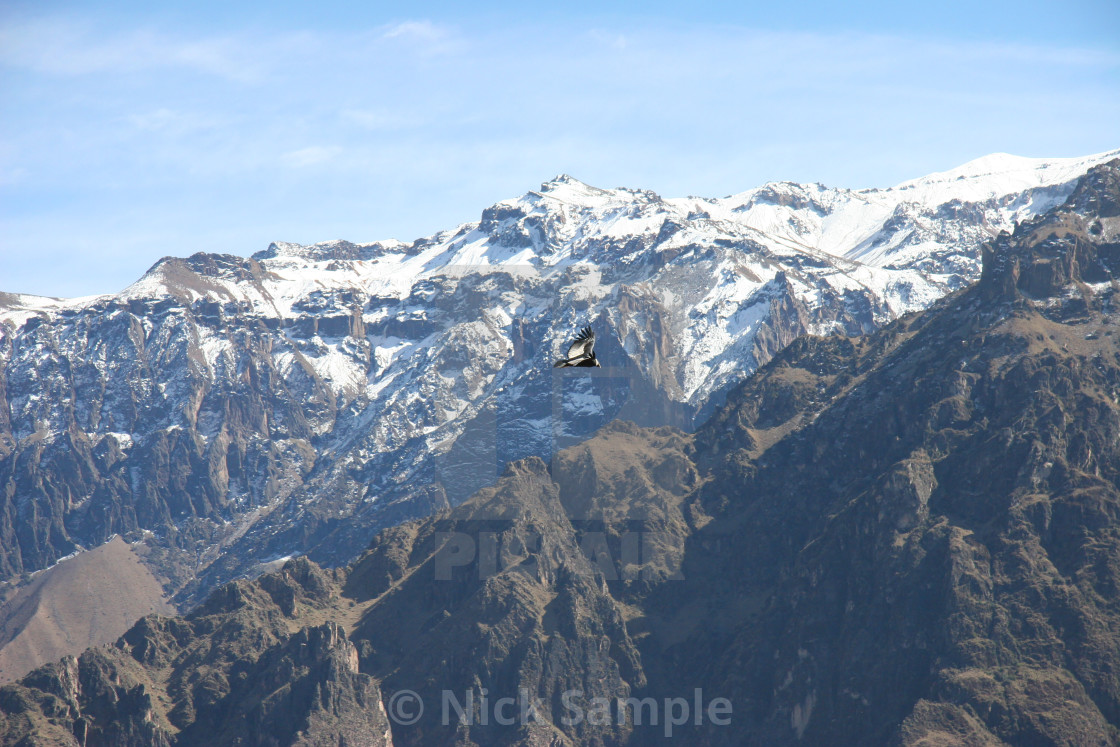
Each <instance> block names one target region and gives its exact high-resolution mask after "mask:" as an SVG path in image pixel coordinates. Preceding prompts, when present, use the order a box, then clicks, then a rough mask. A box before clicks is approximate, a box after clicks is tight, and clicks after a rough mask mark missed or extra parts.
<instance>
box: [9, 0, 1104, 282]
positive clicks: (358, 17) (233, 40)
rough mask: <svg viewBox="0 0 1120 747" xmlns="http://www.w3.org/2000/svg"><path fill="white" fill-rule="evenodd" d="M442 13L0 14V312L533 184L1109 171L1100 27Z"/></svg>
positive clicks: (468, 214) (1096, 15)
mask: <svg viewBox="0 0 1120 747" xmlns="http://www.w3.org/2000/svg"><path fill="white" fill-rule="evenodd" d="M230 5H235V6H236V7H233V8H231V7H229V6H230ZM465 5H466V4H462V3H451V2H446V3H403V2H399V3H398V2H392V3H369V4H366V5H365V6H364V7H351V6H347V5H342V4H339V5H331V4H325V5H317V6H315V7H312V6H311V5H310V4H302V3H284V2H269V3H257V2H243V3H237V4H230V3H218V2H205V1H200V2H191V3H163V4H158V3H157V4H153V3H139V2H102V3H97V4H93V3H64V2H49V1H48V2H42V1H40V2H37V3H24V2H19V1H13V0H6V1H5V2H4V3H3V4H0V291H11V292H25V293H37V294H43V295H54V296H77V295H86V294H93V293H105V292H113V291H117V290H120V289H121V288H123V287H125V286H126V285H128V284H129V283H130V282H132V281H133V280H135V279H136V278H138V277H139V276H140V275H141V274H142V273H143V272H144V271H145V270H146V269H147V268H148V267H149V266H151V265H152V264H153V263H154V262H155V261H156V260H158V259H159V258H160V257H162V256H165V255H180V256H182V255H187V254H191V253H193V252H196V251H211V252H229V253H234V254H241V255H248V254H251V253H253V252H255V251H258V250H260V249H263V248H265V247H266V246H267V245H268V243H269V242H270V241H273V240H285V241H298V242H301V243H312V242H315V241H323V240H328V239H334V238H346V239H350V240H352V241H372V240H376V239H384V238H398V239H401V240H412V239H415V238H418V237H420V236H424V235H428V234H431V233H434V232H435V231H438V230H440V229H444V228H451V227H454V226H455V225H457V224H459V223H462V222H465V221H469V220H476V219H477V218H478V215H479V213H480V212H481V211H482V209H483V208H485V207H486V206H488V205H490V204H492V203H494V202H496V201H498V200H501V199H505V198H509V197H515V196H517V195H519V194H522V193H524V192H525V191H527V190H529V189H533V188H536V187H537V186H538V185H539V184H540V183H541V182H542V181H544V180H547V179H549V178H551V177H553V176H555V175H556V174H559V173H568V174H571V175H573V176H575V177H577V178H579V179H582V180H583V181H586V182H589V183H591V184H595V185H597V186H604V187H615V186H629V187H641V188H646V189H653V190H655V191H657V192H659V193H660V194H663V195H666V196H680V195H687V194H698V195H708V196H722V195H726V194H731V193H735V192H740V191H743V190H745V189H749V188H751V187H754V186H757V185H759V184H761V183H763V182H766V181H768V180H780V179H789V180H795V181H816V182H822V183H825V184H829V185H834V186H845V187H867V186H889V185H891V184H895V183H897V182H900V181H903V180H905V179H909V178H913V177H917V176H920V175H922V174H926V173H930V172H933V171H940V170H945V169H948V168H952V167H953V166H956V165H959V164H961V163H963V162H965V161H968V160H970V159H972V158H976V157H979V156H982V155H985V154H987V153H992V152H999V151H1002V152H1008V153H1015V154H1018V155H1025V156H1035V157H1043V156H1047V157H1049V156H1053V157H1064V156H1077V155H1087V154H1090V153H1097V152H1101V151H1105V150H1110V149H1114V148H1117V147H1120V124H1118V123H1120V3H1117V2H1115V0H1095V1H1093V2H1090V1H1088V0H1080V1H1079V0H1073V1H1072V2H1070V1H1067V2H1015V3H1012V2H989V3H985V2H979V1H978V2H949V3H929V4H910V3H899V2H892V3H885V2H883V3H851V4H836V3H823V2H805V3H801V4H799V5H796V6H788V5H786V6H782V7H779V5H780V4H778V3H773V2H767V3H762V4H754V3H736V4H722V3H699V4H697V3H692V4H688V6H687V8H686V7H685V4H684V3H680V2H674V3H669V2H656V1H651V2H643V3H615V4H611V5H610V6H609V7H608V8H607V9H606V10H604V9H602V8H601V7H598V6H597V5H595V4H592V3H580V2H574V3H565V4H549V5H548V6H547V7H546V8H544V9H543V10H541V9H538V8H536V7H534V4H528V3H519V4H514V3H485V2H483V3H475V4H472V5H470V7H469V8H464V6H465ZM908 6H910V7H908ZM919 6H920V7H919Z"/></svg>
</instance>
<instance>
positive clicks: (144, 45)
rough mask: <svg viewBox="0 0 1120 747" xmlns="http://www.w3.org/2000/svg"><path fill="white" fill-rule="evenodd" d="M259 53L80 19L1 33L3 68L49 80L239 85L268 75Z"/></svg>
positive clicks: (224, 41)
mask: <svg viewBox="0 0 1120 747" xmlns="http://www.w3.org/2000/svg"><path fill="white" fill-rule="evenodd" d="M258 52H259V50H258V49H255V48H254V44H253V43H252V42H251V40H249V39H246V38H239V37H236V36H213V37H202V38H193V39H191V38H182V37H178V36H175V35H172V34H168V33H166V32H162V31H155V30H151V29H132V30H128V31H124V32H115V33H113V32H110V33H106V32H105V31H104V30H102V29H98V28H96V27H95V26H93V25H92V24H89V23H87V22H83V21H81V20H78V19H40V20H33V21H28V22H24V23H20V24H11V25H7V26H5V27H3V28H0V65H3V66H5V67H11V68H17V69H20V68H22V69H26V70H30V71H33V72H36V73H44V74H48V75H62V76H67V75H95V74H99V73H101V74H103V73H128V72H136V71H145V70H153V69H160V68H164V69H166V68H182V69H187V70H193V71H195V72H200V73H205V74H208V75H216V76H219V77H223V78H228V79H230V80H236V81H240V82H256V81H259V80H260V79H261V77H262V75H263V73H264V68H263V65H262V59H261V57H260V55H259V54H258Z"/></svg>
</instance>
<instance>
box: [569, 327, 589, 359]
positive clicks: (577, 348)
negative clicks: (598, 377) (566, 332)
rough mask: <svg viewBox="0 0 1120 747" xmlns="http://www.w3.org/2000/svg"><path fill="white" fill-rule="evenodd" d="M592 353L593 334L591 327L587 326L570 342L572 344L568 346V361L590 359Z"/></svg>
mask: <svg viewBox="0 0 1120 747" xmlns="http://www.w3.org/2000/svg"><path fill="white" fill-rule="evenodd" d="M594 352H595V332H594V331H592V329H591V325H588V326H586V327H584V328H583V329H581V330H580V331H579V334H578V335H576V339H574V340H572V344H571V345H569V346H568V360H572V359H574V358H590V357H591V354H592V353H594Z"/></svg>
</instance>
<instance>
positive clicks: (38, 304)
mask: <svg viewBox="0 0 1120 747" xmlns="http://www.w3.org/2000/svg"><path fill="white" fill-rule="evenodd" d="M1118 155H1120V151H1114V152H1111V153H1105V154H1100V155H1097V156H1092V157H1087V158H1078V159H1061V160H1037V159H1025V158H1016V157H1013V156H1006V155H995V156H988V157H986V158H982V159H979V160H977V161H973V162H971V163H969V164H966V165H964V166H962V167H960V168H958V169H954V170H952V171H948V172H944V173H939V174H933V175H930V176H927V177H923V178H921V179H916V180H913V181H909V182H905V183H903V184H900V185H898V186H897V187H893V188H890V189H865V190H848V189H832V188H826V187H823V186H821V185H800V184H793V183H786V182H782V183H772V184H767V185H764V186H762V187H759V188H757V189H753V190H749V191H747V192H743V193H741V194H738V195H732V196H730V197H724V198H719V199H709V198H697V197H688V198H673V199H665V198H661V197H659V196H658V195H656V194H654V193H652V192H649V191H642V190H632V189H599V188H596V187H592V186H589V185H587V184H583V183H582V182H579V181H578V180H576V179H573V178H571V177H568V176H561V177H558V178H556V179H554V180H552V181H549V182H546V183H545V184H543V185H542V186H541V188H540V189H539V190H537V191H532V192H529V193H527V194H525V195H523V196H521V197H519V198H517V199H513V200H508V201H505V202H501V203H498V204H496V205H494V206H492V207H489V208H487V209H486V210H484V211H483V213H482V216H481V219H480V220H479V221H478V222H476V223H468V224H464V225H462V226H459V227H457V228H455V229H453V230H449V231H445V232H442V233H439V234H436V235H435V236H432V237H429V238H426V239H422V240H418V241H416V242H413V243H411V244H405V243H401V242H397V241H383V242H376V243H371V244H353V243H349V242H345V241H333V242H326V243H322V244H316V245H313V246H300V245H297V244H288V243H280V242H278V243H275V244H272V245H271V246H269V248H268V249H267V250H265V251H263V252H259V253H258V254H256V255H254V256H253V257H252V258H249V259H245V258H241V257H235V256H230V255H217V254H196V255H194V256H192V257H189V258H186V259H179V258H165V259H163V260H161V261H160V262H158V263H157V264H156V265H155V266H154V267H153V268H152V269H151V270H150V271H149V272H148V273H146V274H145V276H144V277H143V278H141V279H140V280H139V281H138V282H136V283H135V284H133V285H132V286H130V287H128V288H126V289H125V290H124V291H122V292H121V293H118V294H115V295H109V296H98V297H92V298H84V299H73V300H58V299H45V298H38V297H29V296H20V295H10V294H9V295H4V294H0V484H2V485H4V486H5V488H4V493H3V494H2V496H3V504H2V505H3V510H2V511H0V577H10V576H12V575H14V574H18V573H20V572H22V571H29V570H35V569H38V568H42V567H45V566H47V565H49V564H50V563H52V562H54V561H56V560H57V559H58V558H60V557H62V556H65V555H67V554H69V553H71V552H73V551H75V550H76V549H80V548H81V547H89V546H92V545H96V544H98V543H100V542H103V541H105V540H106V539H108V538H109V537H111V536H112V535H113V534H114V533H121V534H124V535H125V536H126V537H128V538H130V539H132V540H134V541H138V540H141V539H143V540H144V542H145V545H146V547H147V548H149V552H148V555H147V558H148V560H149V562H150V563H151V564H152V565H153V566H154V567H157V568H158V569H159V571H160V573H162V574H163V576H164V577H165V578H166V579H167V584H168V587H169V588H171V589H173V590H178V591H179V593H180V599H181V600H190V599H193V598H196V594H197V593H199V592H201V591H204V590H205V589H208V588H210V587H211V586H212V585H213V584H214V583H215V582H217V581H220V580H224V579H226V578H229V577H231V576H234V575H238V574H241V573H248V572H252V571H253V570H254V569H255V568H257V567H259V565H260V564H261V563H264V562H267V561H269V560H272V559H275V558H278V557H282V556H288V555H293V554H300V553H309V554H311V556H312V557H314V558H316V559H319V560H325V561H328V562H342V561H345V560H347V559H349V558H351V557H353V556H354V555H355V554H356V553H357V552H359V551H360V550H361V549H362V548H363V547H364V546H365V544H366V543H367V542H368V541H369V538H370V537H371V536H372V534H373V532H374V531H375V529H377V528H379V527H382V526H385V525H387V524H391V523H395V522H399V521H401V520H404V519H406V518H410V517H413V516H417V515H421V514H425V513H428V512H430V511H432V510H434V509H436V508H439V507H441V506H444V505H446V504H447V503H448V502H456V501H458V500H461V499H462V498H465V497H466V496H467V495H469V494H470V493H471V492H473V491H474V490H475V489H477V488H478V487H481V486H483V485H485V484H488V483H490V482H492V481H493V480H494V479H495V478H496V476H497V474H498V472H499V471H500V469H501V467H502V465H504V464H505V463H507V462H508V461H510V460H512V459H516V458H520V457H524V456H528V455H532V454H536V455H540V456H544V457H546V458H547V457H548V456H549V455H551V454H552V453H553V452H554V450H555V449H556V447H557V445H565V444H567V443H570V442H571V441H572V440H574V439H578V438H582V437H585V436H587V435H589V434H591V433H592V432H593V431H594V430H596V429H597V428H598V427H600V426H601V425H602V424H604V423H606V422H607V421H609V420H610V419H612V418H614V417H625V418H628V419H630V420H635V421H637V422H639V423H642V424H660V423H670V424H674V425H678V426H682V427H690V426H691V424H692V423H693V422H694V420H696V419H697V418H702V417H705V416H706V414H707V413H708V412H710V411H711V409H712V408H713V407H714V406H715V405H716V404H718V402H720V401H721V398H722V396H723V395H724V393H726V392H727V390H728V389H729V388H730V387H731V386H733V385H734V384H736V383H737V382H739V381H741V380H742V379H743V378H744V377H745V376H746V375H747V374H749V373H750V372H751V371H753V370H754V369H755V368H756V367H757V366H759V365H761V364H762V363H764V362H766V361H767V360H768V359H769V358H770V356H772V355H773V354H774V353H775V352H776V351H777V350H778V349H780V348H781V347H783V346H784V345H786V344H787V343H788V342H790V341H791V340H792V339H794V338H795V337H797V336H800V335H802V334H805V333H814V334H827V333H831V332H844V333H848V334H859V333H863V332H866V331H869V330H871V329H873V328H875V327H877V326H879V325H881V324H883V323H885V322H886V321H888V320H890V319H892V318H895V317H897V316H898V315H900V314H903V313H905V312H908V311H912V310H916V309H921V308H924V307H926V306H928V305H929V304H931V303H932V302H933V301H935V300H936V299H938V298H940V297H942V296H943V295H945V294H946V293H949V292H951V291H953V290H956V289H958V288H960V287H962V286H964V285H966V284H968V283H970V282H972V281H974V280H975V279H977V278H978V277H979V274H980V253H981V252H980V247H981V244H982V243H983V242H984V241H985V240H987V239H989V238H991V237H993V236H995V235H998V234H999V233H1000V232H1001V231H1006V230H1010V229H1011V228H1012V227H1013V225H1014V224H1015V223H1016V222H1017V221H1020V220H1022V219H1025V218H1028V217H1032V216H1034V215H1036V214H1038V213H1040V212H1043V211H1045V210H1047V209H1049V208H1051V207H1053V206H1055V205H1057V204H1059V203H1061V202H1062V201H1063V200H1064V199H1065V198H1066V197H1067V196H1068V195H1069V194H1070V192H1071V191H1072V189H1073V185H1074V181H1075V180H1076V179H1077V178H1078V177H1080V176H1081V175H1082V174H1084V173H1085V172H1086V171H1087V170H1088V169H1089V168H1090V167H1092V166H1093V165H1096V164H1098V163H1101V162H1104V161H1107V160H1110V159H1112V158H1115V157H1117V156H1118ZM587 323H590V324H592V325H593V327H594V328H595V330H596V334H597V338H598V343H597V346H596V352H597V354H598V357H599V359H600V360H601V361H602V362H603V365H604V368H603V369H602V370H594V371H587V370H583V369H562V370H554V369H553V368H552V366H551V364H552V362H553V360H554V359H555V357H556V355H557V354H558V353H559V352H560V351H561V349H562V348H563V347H564V346H565V345H566V342H567V340H568V338H569V336H570V335H571V333H572V332H574V330H575V329H576V328H577V327H578V326H581V325H583V324H587Z"/></svg>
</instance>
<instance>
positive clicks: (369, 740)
mask: <svg viewBox="0 0 1120 747" xmlns="http://www.w3.org/2000/svg"><path fill="white" fill-rule="evenodd" d="M1118 278H1120V161H1114V162H1112V163H1111V164H1108V165H1107V166H1103V167H1099V168H1096V169H1094V170H1093V171H1091V172H1090V173H1089V175H1088V176H1086V177H1085V179H1084V180H1083V181H1082V182H1081V184H1080V185H1079V186H1078V188H1077V189H1076V190H1075V191H1074V193H1073V195H1072V196H1071V197H1070V199H1069V200H1068V201H1067V202H1066V203H1065V205H1063V206H1062V207H1060V208H1058V209H1056V210H1054V211H1051V212H1050V213H1048V214H1046V215H1044V216H1042V217H1040V218H1038V219H1036V220H1033V221H1030V222H1028V223H1025V224H1023V225H1022V226H1020V227H1019V228H1018V229H1017V230H1016V231H1015V233H1014V234H1004V235H1001V236H1000V237H998V238H997V239H995V240H994V241H993V242H991V244H990V245H989V246H988V247H986V250H985V255H984V274H983V277H982V279H981V281H980V282H979V283H978V284H977V285H974V286H971V287H969V288H967V289H964V290H962V291H959V292H957V293H955V294H953V295H952V296H949V297H947V298H946V299H945V300H943V301H942V302H939V303H938V304H937V305H935V306H934V307H932V308H931V309H929V310H928V311H925V312H921V313H918V314H914V315H910V316H907V317H904V318H903V319H901V320H899V321H898V322H896V323H894V324H891V325H889V326H888V327H886V328H884V329H883V330H880V331H878V332H874V333H871V334H868V335H866V336H862V337H843V336H836V337H830V338H813V337H806V338H801V339H799V340H798V341H796V342H794V343H793V344H791V345H789V346H788V347H786V348H784V349H783V350H782V351H780V352H779V353H778V354H777V355H776V356H775V358H774V359H773V360H772V361H771V362H770V363H769V364H767V365H766V366H764V367H763V368H762V369H760V370H759V372H758V373H757V374H756V375H755V376H753V377H751V378H750V379H748V380H747V381H746V382H745V383H744V384H743V385H741V386H740V387H738V388H737V389H736V390H735V391H734V392H733V393H732V394H731V395H730V396H729V398H728V401H727V404H726V405H725V406H723V407H722V408H720V409H719V410H718V411H717V413H716V414H715V416H714V417H713V418H712V419H711V420H710V421H709V422H708V423H707V424H706V425H705V426H704V427H702V428H701V429H700V430H699V431H698V432H697V433H696V434H695V435H692V436H689V435H685V434H683V433H680V432H678V431H675V430H673V429H671V428H667V427H666V428H660V429H648V428H639V427H637V426H633V425H629V424H626V423H620V422H616V423H613V424H611V425H610V426H608V427H606V428H604V429H602V430H601V431H600V432H599V433H598V434H597V435H596V436H595V437H594V438H592V439H590V440H588V441H586V442H584V443H582V444H579V445H576V446H572V447H570V448H569V449H567V450H565V451H563V452H561V453H560V454H559V455H558V456H557V458H556V459H555V460H554V461H553V463H552V464H551V465H548V464H546V463H545V462H543V461H541V460H539V459H536V458H530V459H526V460H522V461H519V462H514V463H513V464H511V465H510V466H509V468H508V469H507V471H506V473H505V475H504V476H503V477H502V478H501V480H499V482H498V483H497V484H496V485H495V486H493V487H491V488H487V489H484V490H482V491H480V492H479V493H477V494H475V495H474V496H473V497H472V498H471V499H469V500H468V501H466V502H465V503H463V504H462V505H460V506H458V507H456V508H454V509H449V510H445V511H443V512H440V513H437V514H436V515H434V516H432V517H429V518H425V519H419V520H415V521H412V522H409V523H405V524H401V525H400V526H397V527H394V528H391V529H387V530H385V531H383V532H382V533H381V534H379V535H378V536H377V537H376V538H375V540H374V541H373V543H372V545H371V546H370V549H369V550H368V551H367V552H366V553H365V554H364V555H363V556H362V557H361V558H360V559H359V560H358V561H357V562H356V563H355V564H353V565H352V566H350V567H349V568H348V569H345V570H335V571H325V570H320V569H319V568H318V567H317V566H315V565H314V564H313V563H311V562H310V561H308V560H306V559H297V560H293V561H289V562H288V563H287V564H286V565H285V566H284V568H283V569H282V570H281V571H279V572H277V573H274V574H269V575H265V576H262V577H261V578H259V579H258V580H256V581H252V582H248V581H238V582H235V583H233V584H229V585H226V586H224V587H221V588H220V589H219V590H218V591H217V592H215V593H214V594H213V595H212V596H211V597H210V598H209V599H208V601H206V602H205V603H204V604H203V605H202V606H200V607H199V608H197V609H196V610H194V611H193V612H192V613H191V614H189V615H188V616H186V617H185V618H181V619H178V618H164V617H160V616H150V617H146V618H144V619H143V620H141V622H140V623H138V624H137V625H136V626H135V627H133V628H132V629H131V630H130V631H129V632H128V633H127V634H126V635H125V636H123V637H122V638H121V639H119V640H118V641H117V642H115V643H114V644H113V645H111V646H107V647H102V648H97V649H90V650H89V651H87V652H85V653H84V654H82V655H81V656H80V657H78V658H77V659H74V658H66V659H64V660H63V661H62V662H60V663H57V664H51V665H48V666H46V667H43V668H41V669H39V670H37V671H35V672H33V673H32V674H30V675H29V676H27V677H25V678H24V679H23V680H21V681H20V682H19V683H18V684H15V685H10V686H7V687H5V688H3V689H0V735H3V736H2V737H0V740H3V741H4V742H5V743H12V744H75V743H76V744H177V745H188V744H216V743H221V744H262V745H263V744H388V743H390V740H391V743H392V744H395V745H428V744H453V745H513V744H528V745H567V744H571V745H576V744H579V745H585V744H590V745H643V744H651V743H659V742H662V741H664V740H665V738H666V736H665V735H666V733H667V729H666V724H665V717H666V716H668V715H669V713H670V712H671V711H670V705H669V704H670V702H672V701H674V699H684V700H685V701H686V702H687V703H688V704H689V705H691V702H692V700H691V699H692V698H693V697H694V696H695V697H697V698H700V699H702V701H703V702H704V703H707V704H712V703H714V701H716V700H717V699H721V698H722V699H726V700H727V702H728V707H729V710H730V721H731V723H730V724H728V725H723V724H721V723H719V722H718V721H717V720H716V719H713V718H711V717H710V716H711V713H712V712H711V710H710V709H709V710H708V711H705V715H704V717H703V718H699V719H694V718H691V717H694V716H696V715H697V714H696V712H695V711H692V712H690V718H689V720H688V722H687V723H681V724H676V725H674V729H675V730H674V731H673V736H674V738H676V739H677V740H678V741H681V742H682V743H687V744H700V745H743V744H746V745H783V744H789V745H795V744H796V745H872V744H889V745H956V744H960V745H998V744H1013V745H1051V744H1061V745H1078V746H1080V745H1110V744H1118V743H1120V339H1118V337H1117V334H1118V331H1120V330H1118V327H1117V324H1116V321H1115V320H1116V317H1115V314H1116V309H1115V308H1114V304H1115V300H1116V299H1117V295H1116V294H1117V292H1118V291H1120V284H1118V282H1120V281H1118ZM402 693H404V694H409V693H415V695H416V697H417V698H418V699H419V701H420V702H422V703H423V704H424V706H425V709H424V713H423V714H422V715H419V717H418V718H417V719H416V720H414V721H413V720H412V719H411V718H409V716H412V715H418V714H416V711H415V710H406V711H401V710H400V709H399V706H400V700H399V698H400V695H401V694H402ZM447 693H451V694H452V695H453V696H454V697H455V698H456V701H457V702H460V703H461V702H465V701H466V700H467V698H468V694H470V695H471V696H472V697H473V698H474V699H475V700H474V701H473V702H474V704H475V705H476V706H477V708H478V710H477V711H475V712H474V715H473V717H471V718H465V717H463V716H461V715H458V714H457V712H451V713H450V714H449V715H450V716H451V718H450V719H448V718H443V716H444V715H445V714H448V713H449V712H448V710H447V709H446V708H442V709H441V704H445V703H446V702H447V700H446V699H447ZM572 693H580V695H578V696H576V697H575V699H574V700H573V698H572V697H571V694H572ZM502 698H508V699H509V703H510V704H511V707H510V709H509V710H508V711H505V712H502V711H499V710H495V708H494V707H493V706H494V704H495V703H496V702H497V701H498V700H500V699H502ZM596 698H600V699H603V700H602V702H604V703H607V704H609V706H610V708H611V709H612V710H611V711H610V712H609V713H606V714H603V713H599V714H598V715H600V716H604V717H603V718H595V717H593V714H594V713H595V712H594V709H593V708H592V707H591V706H592V704H593V703H594V702H595V699H596ZM630 698H634V699H649V700H648V701H645V702H647V703H648V704H649V710H646V711H640V710H638V709H637V708H635V707H634V706H636V705H637V704H638V703H639V701H638V700H634V701H629V700H626V699H630ZM483 699H485V705H483V702H482V701H483ZM521 702H527V704H528V705H530V706H531V708H528V709H524V710H523V709H522V708H521V707H520V703H521ZM573 702H574V703H578V704H580V705H581V708H582V710H581V711H579V713H580V714H581V715H582V716H583V718H581V719H575V720H573V718H572V716H573V715H574V714H575V711H574V709H573V708H572V704H573ZM620 702H622V703H623V704H625V707H623V706H619V703H620ZM514 704H516V705H514ZM620 708H621V710H622V712H623V713H624V715H626V716H627V717H626V718H623V719H619V718H618V717H617V713H619V712H620V711H619V709H620ZM467 710H468V711H469V708H468V709H467ZM526 711H531V712H532V717H530V716H529V715H528V714H527V713H526ZM651 711H652V712H653V713H658V714H659V715H660V716H661V721H660V722H659V723H657V724H651V723H650V719H649V718H648V716H649V715H651ZM502 713H506V714H511V713H512V714H515V717H514V718H513V719H512V721H510V722H509V723H503V721H504V720H505V719H500V718H498V716H500V715H501V714H502ZM635 713H642V714H643V716H644V718H643V720H642V722H641V723H639V722H638V719H637V718H635V717H634V715H635ZM483 714H486V715H487V716H488V718H484V717H483Z"/></svg>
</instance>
